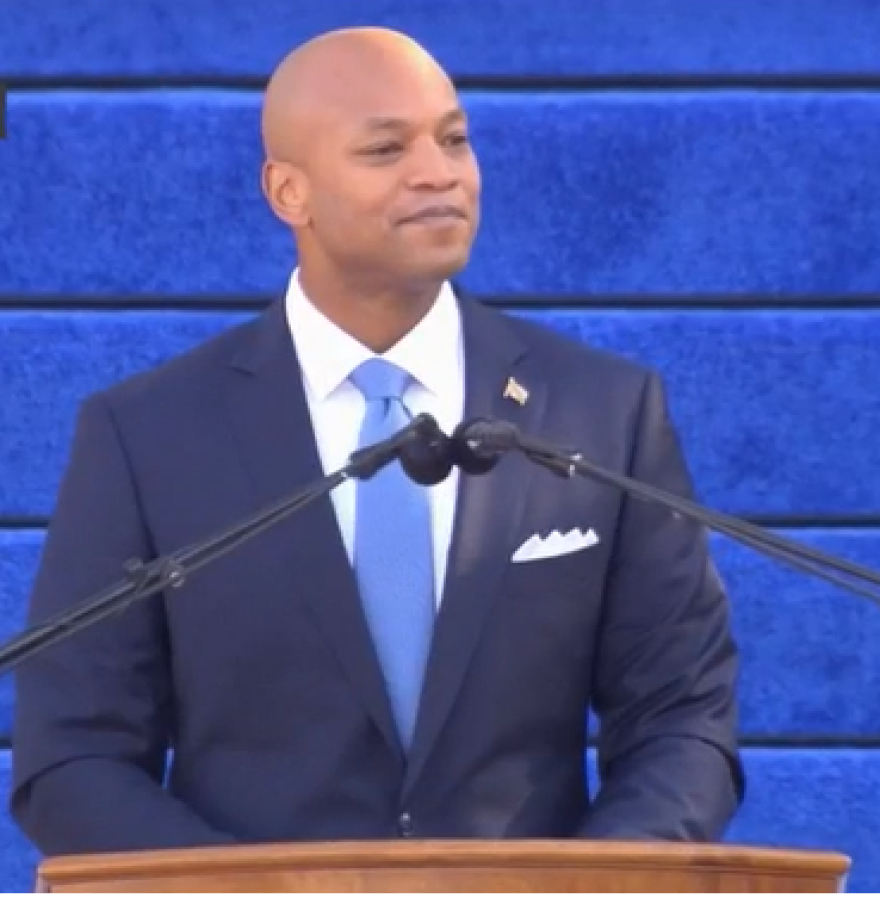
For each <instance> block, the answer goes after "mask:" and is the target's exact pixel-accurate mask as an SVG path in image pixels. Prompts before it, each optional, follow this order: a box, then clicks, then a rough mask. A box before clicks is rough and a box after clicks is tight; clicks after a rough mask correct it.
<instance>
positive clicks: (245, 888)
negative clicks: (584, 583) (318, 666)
mask: <svg viewBox="0 0 880 898" xmlns="http://www.w3.org/2000/svg"><path fill="white" fill-rule="evenodd" d="M849 865H850V862H849V859H848V858H847V857H845V856H844V855H840V854H835V853H832V852H815V851H787V850H786V851H783V850H775V849H773V850H771V849H758V848H744V847H734V846H727V845H693V844H679V843H675V844H670V843H652V842H578V841H570V840H567V841H543V840H541V841H531V840H530V841H499V842H495V841H492V842H489V841H466V842H462V841H427V842H418V841H405V842H334V843H297V844H285V845H261V846H241V847H234V848H207V849H193V850H182V851H147V852H132V853H126V854H102V855H81V856H76V857H63V858H62V857H57V858H51V859H49V860H46V861H44V862H43V864H42V865H41V867H40V875H39V882H38V891H41V892H704V893H705V892H838V891H843V888H844V884H845V879H846V874H847V872H848V870H849Z"/></svg>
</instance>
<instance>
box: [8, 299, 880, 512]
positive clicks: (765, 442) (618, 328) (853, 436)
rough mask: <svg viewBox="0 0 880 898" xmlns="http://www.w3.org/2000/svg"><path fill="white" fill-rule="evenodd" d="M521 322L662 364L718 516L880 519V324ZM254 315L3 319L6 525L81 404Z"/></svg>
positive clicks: (566, 318) (821, 319)
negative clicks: (877, 378)
mask: <svg viewBox="0 0 880 898" xmlns="http://www.w3.org/2000/svg"><path fill="white" fill-rule="evenodd" d="M520 314H528V315H529V316H530V317H533V318H537V319H540V320H543V321H545V322H546V323H547V324H548V325H550V326H552V327H556V328H559V329H560V330H562V331H564V332H568V333H571V334H572V335H573V336H577V337H578V338H580V339H584V340H588V341H589V342H591V343H592V344H593V345H595V346H598V347H601V348H605V349H615V350H618V351H620V352H622V353H624V354H627V355H629V356H631V357H633V358H637V359H641V360H643V361H646V362H648V363H650V364H652V365H654V366H655V367H657V368H658V369H659V370H660V371H661V372H662V373H663V374H664V376H665V377H666V379H667V381H668V384H669V389H670V397H671V401H672V407H673V414H674V416H675V418H676V420H677V421H678V423H679V425H680V427H681V429H682V432H683V435H684V441H685V447H686V452H687V455H688V456H689V458H690V459H691V462H692V467H693V469H694V472H695V477H696V481H697V485H698V489H699V493H700V495H701V496H702V497H703V499H704V500H705V501H706V502H708V503H709V504H710V505H712V506H713V507H716V508H719V509H721V510H726V511H734V512H736V513H748V514H755V513H762V514H773V515H799V516H802V517H814V518H815V517H817V516H822V515H829V514H831V515H872V514H873V515H878V514H880V478H878V477H877V476H876V472H877V471H878V470H880V443H878V442H877V440H876V434H877V433H878V432H880V392H878V391H877V390H876V389H874V383H873V381H872V380H871V379H870V378H868V379H866V375H867V374H868V373H869V372H872V371H877V370H880V312H868V311H865V312H857V311H851V312H846V311H844V312H841V313H839V314H835V313H832V312H825V313H820V312H813V313H809V312H782V311H780V312H748V313H746V312H742V313H738V314H729V313H725V312H674V311H670V312H645V311H642V312H594V313H589V312H575V311H569V312H564V311H563V312H553V311H552V310H549V309H548V310H547V311H546V312H528V313H524V312H521V313H520ZM248 317H250V313H247V314H245V313H242V314H233V313H228V314H221V313H209V312H188V313H182V312H161V313H160V312H124V313H116V312H80V313H56V312H42V313H37V312H5V313H2V312H0V346H2V347H3V353H0V383H2V384H3V385H4V401H3V402H2V403H0V518H2V517H3V516H7V517H8V516H18V517H22V516H45V515H47V514H48V513H49V512H50V510H51V507H52V503H53V501H54V497H55V491H56V488H57V483H58V476H59V473H60V470H61V466H62V464H63V462H64V458H65V454H66V452H67V448H68V445H69V440H70V437H71V428H72V422H73V416H74V413H75V411H76V407H77V404H78V402H79V401H80V400H81V399H82V398H83V397H84V395H85V394H86V393H89V392H91V391H93V390H95V389H98V388H101V387H104V386H107V385H109V384H111V383H113V382H115V381H117V380H119V379H120V378H122V377H123V376H125V375H127V374H129V373H133V372H135V371H138V370H141V369H143V368H146V367H149V366H152V365H154V364H156V363H158V362H160V361H161V360H163V359H165V358H168V357H170V356H172V355H174V354H176V353H178V352H181V351H183V350H184V349H186V348H189V347H191V346H193V345H194V344H196V343H199V342H201V341H202V340H204V339H207V338H208V337H209V336H210V335H212V334H214V333H216V332H218V331H220V330H221V329H224V328H226V327H228V326H231V325H232V324H233V323H236V322H238V321H242V320H245V319H246V318H248ZM6 397H8V398H6Z"/></svg>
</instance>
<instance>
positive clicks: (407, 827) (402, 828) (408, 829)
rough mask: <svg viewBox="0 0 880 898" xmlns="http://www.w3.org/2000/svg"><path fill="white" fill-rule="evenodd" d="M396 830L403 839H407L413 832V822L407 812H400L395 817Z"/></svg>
mask: <svg viewBox="0 0 880 898" xmlns="http://www.w3.org/2000/svg"><path fill="white" fill-rule="evenodd" d="M397 831H398V833H400V835H401V836H402V837H403V838H404V839H408V838H409V837H410V836H411V835H412V834H413V822H412V817H410V815H409V814H401V815H400V816H399V817H398V818H397Z"/></svg>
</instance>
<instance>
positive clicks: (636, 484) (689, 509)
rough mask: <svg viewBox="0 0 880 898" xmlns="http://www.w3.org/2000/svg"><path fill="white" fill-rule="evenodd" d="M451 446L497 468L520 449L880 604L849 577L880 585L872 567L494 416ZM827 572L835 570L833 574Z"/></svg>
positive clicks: (466, 429) (467, 427)
mask: <svg viewBox="0 0 880 898" xmlns="http://www.w3.org/2000/svg"><path fill="white" fill-rule="evenodd" d="M452 442H453V444H454V453H455V454H456V455H457V457H466V458H468V459H470V464H471V465H481V464H482V465H490V464H491V465H494V464H497V463H498V461H499V459H500V458H501V456H502V455H504V454H505V453H506V452H510V451H517V452H520V453H522V454H523V455H525V456H526V457H527V458H529V459H530V460H531V461H533V462H535V463H536V464H539V465H541V466H542V467H544V468H546V469H547V470H549V471H551V472H552V473H553V474H556V475H557V476H559V477H564V478H571V477H574V476H575V475H576V474H577V475H580V476H582V477H590V478H592V479H594V480H597V481H599V482H600V483H604V484H606V485H609V486H614V487H617V488H618V489H621V490H623V491H624V492H627V493H630V494H632V495H633V496H635V497H636V498H638V499H642V500H645V501H648V502H655V503H657V504H659V505H661V506H663V507H665V508H667V509H669V510H670V511H672V512H673V514H677V515H683V516H684V517H687V518H690V519H692V520H694V521H697V522H698V523H700V524H703V525H704V526H706V527H708V528H710V529H711V530H715V531H717V532H718V533H723V534H724V535H725V536H729V537H731V538H733V539H735V540H738V541H739V542H741V543H743V544H744V545H747V546H750V547H751V548H753V549H755V550H756V551H758V552H762V553H764V554H765V555H768V556H769V557H770V558H773V559H774V560H777V561H783V562H785V563H786V564H788V565H790V566H791V567H793V568H795V569H796V570H798V571H801V572H803V573H807V574H813V575H815V576H817V577H820V578H821V579H823V580H826V581H828V582H829V583H832V584H833V585H835V586H839V587H842V588H843V589H848V590H849V591H851V592H854V593H856V594H857V595H860V596H863V597H865V598H868V599H870V600H871V601H873V602H876V603H877V604H880V595H878V594H877V592H875V591H874V590H873V589H866V588H865V587H864V586H860V585H858V582H856V583H853V582H851V580H849V579H847V578H852V579H854V580H855V581H863V582H867V583H870V584H871V585H872V586H876V587H880V574H878V573H877V572H875V571H873V570H871V569H870V568H867V567H864V566H863V565H859V564H854V563H853V562H850V561H846V560H844V559H842V558H837V557H836V556H834V555H829V554H827V553H825V552H821V551H819V550H818V549H814V548H812V547H810V546H805V545H801V544H800V543H797V542H795V541H794V540H791V539H787V538H785V537H783V536H779V535H778V534H775V533H771V532H769V531H767V530H765V529H763V528H761V527H757V526H755V525H754V524H749V523H748V522H747V521H743V520H741V519H739V518H736V517H733V516H732V515H726V514H723V513H721V512H718V511H713V510H712V509H709V508H706V507H704V506H701V505H698V504H697V503H696V502H692V501H690V500H689V499H684V498H682V497H681V496H676V495H675V494H674V493H670V492H667V491H666V490H662V489H660V488H658V487H654V486H651V485H650V484H646V483H641V482H640V481H638V480H635V479H633V478H632V477H626V476H624V475H622V474H617V473H615V472H614V471H610V470H608V469H606V468H603V467H601V466H599V465H597V464H594V463H593V462H590V461H587V460H586V459H585V458H584V457H583V456H582V455H581V453H579V452H576V451H570V450H566V449H562V448H560V447H557V446H554V445H552V444H551V443H546V442H544V441H542V440H538V439H536V438H534V437H531V436H527V435H525V434H523V433H522V432H521V431H520V430H519V428H518V427H516V426H515V425H514V424H510V423H508V422H506V421H495V420H492V419H490V418H477V419H474V420H472V421H466V422H463V423H461V424H460V425H459V426H458V427H457V428H456V429H455V431H454V432H453V435H452ZM825 568H830V571H829V570H825Z"/></svg>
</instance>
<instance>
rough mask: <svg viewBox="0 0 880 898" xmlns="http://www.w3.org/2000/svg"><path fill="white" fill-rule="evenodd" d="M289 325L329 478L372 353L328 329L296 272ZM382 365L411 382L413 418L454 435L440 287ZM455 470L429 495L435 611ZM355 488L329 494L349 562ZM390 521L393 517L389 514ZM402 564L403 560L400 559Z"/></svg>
mask: <svg viewBox="0 0 880 898" xmlns="http://www.w3.org/2000/svg"><path fill="white" fill-rule="evenodd" d="M285 306H286V311H287V321H288V324H289V327H290V332H291V335H292V337H293V342H294V345H295V347H296V352H297V356H298V358H299V363H300V366H301V368H302V374H303V383H304V385H305V392H306V400H307V402H308V407H309V411H310V413H311V416H312V427H313V429H314V432H315V438H316V440H317V444H318V452H319V454H320V457H321V463H322V465H323V467H324V471H325V472H326V473H328V474H329V473H331V472H332V471H335V470H338V469H339V468H341V467H343V466H344V465H345V464H346V462H347V461H348V458H349V456H350V455H351V453H352V452H354V450H355V449H357V448H358V446H357V443H358V433H359V431H360V427H361V423H362V421H363V418H364V413H365V410H366V408H365V401H364V398H363V396H362V394H361V392H360V391H359V390H358V389H357V388H356V387H355V386H354V385H353V384H351V383H350V382H349V381H348V377H349V375H350V374H351V373H352V372H353V371H354V369H355V368H357V367H358V365H360V364H361V363H362V362H365V361H366V360H367V359H371V358H374V357H375V355H376V354H375V353H374V352H372V350H370V349H368V348H367V347H365V346H363V345H362V344H361V343H359V342H358V341H357V340H355V339H354V338H353V337H351V336H350V335H349V334H347V333H345V332H344V331H343V330H341V329H340V328H339V327H337V326H336V325H335V324H334V323H333V322H332V321H330V320H329V319H328V318H327V317H326V316H325V315H324V314H322V313H321V312H319V311H318V309H317V308H316V307H315V306H314V305H313V304H312V303H311V302H310V301H309V299H308V298H307V297H306V296H305V294H304V293H303V291H302V288H301V286H300V283H299V277H298V271H294V272H293V275H292V276H291V278H290V284H289V286H288V290H287V295H286V297H285ZM382 358H384V359H386V360H387V361H389V362H393V363H394V364H395V365H398V366H399V367H401V368H403V369H404V370H405V371H406V372H408V373H409V374H410V375H411V376H412V377H413V378H414V380H415V383H413V384H411V385H410V387H409V388H408V389H407V391H406V392H405V393H404V397H403V401H404V403H405V404H406V406H407V408H408V409H409V410H410V412H412V414H413V415H418V414H421V413H422V412H426V413H428V414H431V415H433V416H434V418H436V420H437V423H438V424H439V425H440V427H442V428H443V430H444V431H445V432H446V433H451V432H452V430H453V429H454V428H455V427H456V426H457V425H458V423H459V422H460V421H461V419H462V415H463V411H464V350H463V343H462V333H461V318H460V312H459V308H458V301H457V300H456V297H455V294H454V293H453V292H452V289H451V287H450V286H449V284H444V286H443V288H442V290H441V292H440V295H439V296H438V298H437V301H436V302H435V303H434V306H433V307H432V308H431V310H430V312H428V314H427V315H426V316H425V317H424V318H423V319H422V321H421V322H419V324H418V325H417V326H416V327H415V328H414V329H413V330H412V331H410V332H409V333H408V334H407V335H406V336H405V337H404V338H403V339H402V340H401V341H400V342H399V343H397V345H395V346H394V347H392V348H391V349H390V350H389V351H388V352H387V353H385V354H384V355H383V356H382ZM457 474H458V472H457V470H456V469H454V468H453V472H452V474H451V475H450V476H449V477H448V478H446V480H444V481H443V482H442V483H439V484H437V486H433V487H427V488H426V489H427V492H428V501H429V503H430V508H431V528H432V539H433V546H434V576H435V589H434V594H435V597H436V602H437V604H438V606H439V603H440V597H441V595H442V592H443V583H444V580H445V576H446V560H447V555H448V553H449V544H450V542H451V539H452V526H453V518H454V514H455V497H456V490H457V485H458V477H457ZM356 495H357V482H356V481H348V482H346V483H343V484H342V485H341V486H339V487H337V488H336V489H335V490H334V491H333V492H332V493H331V498H332V500H333V505H334V509H335V511H336V518H337V521H338V523H339V529H340V533H341V535H342V541H343V543H344V545H345V549H346V551H347V552H348V557H349V559H352V556H353V549H354V521H355V513H356V509H355V499H356ZM388 512H389V514H393V513H394V510H393V509H388ZM401 561H402V562H405V559H401Z"/></svg>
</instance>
